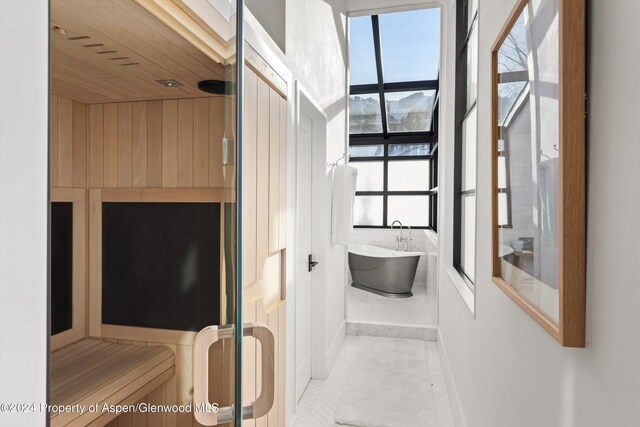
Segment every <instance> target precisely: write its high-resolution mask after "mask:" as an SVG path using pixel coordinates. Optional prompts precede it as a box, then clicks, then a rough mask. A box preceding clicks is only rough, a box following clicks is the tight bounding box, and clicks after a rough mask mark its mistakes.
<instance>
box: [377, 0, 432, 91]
mask: <svg viewBox="0 0 640 427" xmlns="http://www.w3.org/2000/svg"><path fill="white" fill-rule="evenodd" d="M379 19H380V38H381V40H382V64H383V68H384V70H383V71H384V81H385V82H386V83H389V82H408V81H414V80H435V79H437V78H438V69H439V65H440V9H439V8H432V9H423V10H413V11H409V12H397V13H387V14H382V15H380V18H379Z"/></svg>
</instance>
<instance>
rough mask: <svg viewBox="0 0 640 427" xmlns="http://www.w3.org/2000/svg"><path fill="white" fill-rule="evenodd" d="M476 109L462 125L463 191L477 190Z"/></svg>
mask: <svg viewBox="0 0 640 427" xmlns="http://www.w3.org/2000/svg"><path fill="white" fill-rule="evenodd" d="M476 112H477V108H476V107H474V108H473V110H472V111H471V113H469V115H468V116H467V118H466V119H465V121H464V123H463V124H462V171H461V172H462V190H463V191H464V190H473V189H474V188H476V127H477V116H476Z"/></svg>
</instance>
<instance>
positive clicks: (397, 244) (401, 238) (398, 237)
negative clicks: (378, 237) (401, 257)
mask: <svg viewBox="0 0 640 427" xmlns="http://www.w3.org/2000/svg"><path fill="white" fill-rule="evenodd" d="M396 223H398V224H400V236H396V251H398V250H400V243H403V242H404V241H405V238H404V236H403V234H402V223H401V222H400V221H398V220H397V219H396V220H395V221H393V222H392V223H391V229H392V230H393V226H394V225H396Z"/></svg>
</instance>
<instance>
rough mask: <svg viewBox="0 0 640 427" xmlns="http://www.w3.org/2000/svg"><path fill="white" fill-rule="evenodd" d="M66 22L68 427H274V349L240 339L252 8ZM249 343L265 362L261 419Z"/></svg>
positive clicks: (119, 11) (59, 236) (60, 136)
mask: <svg viewBox="0 0 640 427" xmlns="http://www.w3.org/2000/svg"><path fill="white" fill-rule="evenodd" d="M50 7H51V35H50V37H51V55H50V62H51V109H50V112H51V128H50V153H51V156H50V181H51V200H50V202H51V213H50V219H51V228H52V231H51V234H50V248H51V249H50V251H51V284H50V285H51V286H50V289H51V291H50V296H51V298H50V300H51V305H50V311H51V316H50V331H51V339H50V347H51V354H50V369H49V370H50V390H49V392H50V393H49V394H50V398H49V402H48V403H49V404H50V405H51V408H52V410H51V411H50V415H49V416H50V421H51V425H54V426H58V425H60V426H62V425H68V424H74V425H89V424H92V423H96V424H101V425H104V424H108V423H111V422H114V423H120V424H122V423H124V424H127V425H132V426H138V425H172V426H178V427H181V426H192V425H193V426H195V425H206V426H209V425H219V424H225V425H235V426H240V425H241V424H242V419H243V418H254V417H255V418H257V417H260V416H263V415H264V414H266V413H267V412H268V411H269V409H271V407H272V405H273V390H272V387H273V383H274V378H273V375H274V369H273V363H274V357H273V352H274V338H273V335H272V334H271V331H270V330H269V328H268V327H266V326H264V325H254V324H249V325H244V327H241V326H240V325H243V323H242V286H240V284H241V283H242V264H241V256H240V254H242V247H241V246H242V245H241V242H242V227H241V226H239V224H241V222H240V218H241V217H242V206H241V201H242V164H241V163H242V162H241V159H242V158H243V155H242V148H241V147H242V127H243V123H242V122H243V120H242V96H243V72H244V70H243V68H244V67H239V66H238V64H243V63H244V54H243V48H242V47H243V44H242V43H237V40H243V32H242V25H238V23H240V24H241V23H242V19H243V16H242V15H243V1H242V0H233V1H232V0H208V1H204V0H198V1H177V0H176V1H174V0H168V1H159V0H136V1H134V0H119V1H103V0H51V3H50ZM203 29H206V31H203ZM243 335H244V336H252V337H254V338H256V340H257V341H259V342H260V346H261V348H262V360H261V361H259V362H258V363H260V364H261V368H262V369H261V372H262V374H261V375H262V384H263V387H262V388H263V390H262V392H261V394H259V395H258V396H257V397H256V399H255V400H253V401H252V402H251V403H250V404H249V405H248V406H245V407H243V406H242V400H241V397H242V387H241V384H242V382H241V363H240V362H241V361H242V341H243V340H242V336H243ZM269 385H271V387H269ZM247 403H248V402H247ZM125 419H126V420H125Z"/></svg>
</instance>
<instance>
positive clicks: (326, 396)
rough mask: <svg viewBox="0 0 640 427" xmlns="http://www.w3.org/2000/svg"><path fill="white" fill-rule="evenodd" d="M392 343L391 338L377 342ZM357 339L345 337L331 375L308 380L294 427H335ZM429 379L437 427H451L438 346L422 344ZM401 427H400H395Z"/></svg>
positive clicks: (356, 348) (428, 343)
mask: <svg viewBox="0 0 640 427" xmlns="http://www.w3.org/2000/svg"><path fill="white" fill-rule="evenodd" d="M380 339H382V340H390V342H391V341H393V340H394V338H380ZM360 340H361V337H358V336H352V335H347V337H346V338H345V340H344V342H343V344H342V347H341V349H340V352H339V354H338V358H337V359H336V362H335V364H334V367H333V369H332V371H331V374H330V375H329V377H328V378H326V379H324V380H312V381H311V382H310V383H309V385H308V386H307V389H306V390H305V392H304V394H303V395H302V398H301V399H300V402H299V403H298V408H297V414H296V418H295V420H294V424H293V425H294V426H295V427H336V426H339V424H336V423H335V422H334V415H335V411H336V407H337V405H338V401H339V399H340V395H341V394H342V390H343V388H344V385H345V382H346V380H347V377H348V374H349V372H350V366H351V365H352V364H353V363H356V362H357V361H356V360H355V355H356V354H357V352H358V349H359V346H360V345H365V344H364V343H361V342H360ZM425 345H426V346H427V362H428V365H429V378H430V383H431V387H432V392H433V397H434V404H435V412H436V419H437V426H438V427H454V421H453V413H452V411H451V404H450V402H449V396H448V393H447V387H446V384H445V379H444V373H443V370H442V364H441V361H440V354H439V352H438V344H437V343H435V342H432V341H426V342H425ZM398 427H401V426H398ZM402 427H405V426H402Z"/></svg>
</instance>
